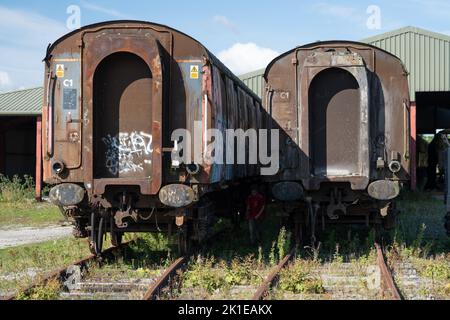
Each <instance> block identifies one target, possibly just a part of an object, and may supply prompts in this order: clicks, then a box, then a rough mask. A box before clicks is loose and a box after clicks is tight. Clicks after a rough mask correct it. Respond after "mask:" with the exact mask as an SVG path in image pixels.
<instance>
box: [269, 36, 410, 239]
mask: <svg viewBox="0 0 450 320" xmlns="http://www.w3.org/2000/svg"><path fill="white" fill-rule="evenodd" d="M407 76H408V74H407V72H406V70H405V68H404V66H403V65H402V63H401V61H400V60H399V59H398V58H397V57H395V56H393V55H391V54H390V53H387V52H385V51H383V50H381V49H378V48H376V47H373V46H370V45H367V44H363V43H356V42H348V41H330V42H319V43H313V44H308V45H305V46H301V47H298V48H295V49H293V50H291V51H289V52H287V53H285V54H283V55H281V56H280V57H278V58H276V59H275V60H274V61H272V63H270V64H269V66H268V67H267V69H266V72H265V80H266V84H267V85H266V94H265V97H264V98H263V104H264V105H265V106H266V108H267V110H268V112H269V113H270V115H271V116H272V117H273V119H274V121H275V122H276V123H277V125H278V126H279V127H280V128H281V129H282V130H283V132H284V134H283V135H280V137H281V141H280V152H281V155H280V159H281V160H280V162H281V163H280V171H279V174H278V175H276V176H273V177H270V179H269V180H270V181H271V182H273V183H274V186H273V193H274V195H275V196H276V197H277V198H278V199H280V200H283V201H299V202H300V204H303V205H304V206H305V209H304V210H300V213H298V210H296V211H295V212H297V215H296V219H297V222H298V223H302V224H305V223H306V224H308V225H309V226H310V227H311V229H312V231H314V228H315V227H316V221H317V220H318V221H319V223H320V221H321V222H322V225H323V226H324V225H325V224H326V223H328V222H335V223H337V222H339V221H347V222H365V223H369V222H382V221H384V222H386V223H387V222H392V220H391V219H389V217H391V218H392V217H393V216H394V214H393V212H394V211H393V210H392V209H393V207H392V205H391V202H392V200H393V199H394V198H396V197H397V196H398V195H399V192H400V188H401V186H402V185H404V184H405V183H407V182H408V180H409V177H410V176H409V171H410V159H409V143H410V140H409V139H410V132H409V130H410V129H409V93H408V92H409V91H408V82H407ZM358 217H359V218H362V219H358ZM317 218H318V219H317Z"/></svg>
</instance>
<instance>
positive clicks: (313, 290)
mask: <svg viewBox="0 0 450 320" xmlns="http://www.w3.org/2000/svg"><path fill="white" fill-rule="evenodd" d="M279 287H280V288H281V289H282V290H285V291H290V292H292V293H296V294H298V293H308V294H320V293H324V292H325V289H324V288H323V286H322V281H321V280H320V279H317V278H314V277H312V276H311V274H310V271H309V268H308V267H307V266H306V265H305V263H302V261H296V262H294V263H292V264H291V265H289V266H288V267H287V268H285V269H283V270H281V272H280V280H279Z"/></svg>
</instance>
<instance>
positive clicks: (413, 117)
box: [410, 102, 417, 191]
mask: <svg viewBox="0 0 450 320" xmlns="http://www.w3.org/2000/svg"><path fill="white" fill-rule="evenodd" d="M410 110H411V112H410V117H411V190H413V191H415V190H416V189H417V153H416V150H417V122H416V121H417V119H416V112H417V110H416V103H415V102H411V105H410Z"/></svg>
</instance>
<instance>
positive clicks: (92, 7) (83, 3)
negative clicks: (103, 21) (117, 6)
mask: <svg viewBox="0 0 450 320" xmlns="http://www.w3.org/2000/svg"><path fill="white" fill-rule="evenodd" d="M80 3H81V6H82V7H83V8H85V9H88V10H92V11H95V12H100V13H103V14H106V15H109V16H113V17H116V18H121V19H130V17H128V16H127V15H125V14H123V13H122V12H120V11H118V10H114V9H109V8H105V7H102V6H99V5H96V4H92V3H89V2H87V1H84V0H81V1H80Z"/></svg>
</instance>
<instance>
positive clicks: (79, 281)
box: [2, 241, 186, 300]
mask: <svg viewBox="0 0 450 320" xmlns="http://www.w3.org/2000/svg"><path fill="white" fill-rule="evenodd" d="M132 242H133V241H130V242H127V243H124V244H122V245H121V246H119V247H111V248H109V249H107V250H105V251H103V252H102V256H101V257H97V256H95V255H90V256H88V257H86V258H84V259H81V260H78V261H75V262H74V263H72V264H70V265H69V266H67V267H64V268H60V269H57V270H54V271H52V272H49V273H47V274H46V275H44V276H43V277H40V278H39V279H38V280H36V281H34V282H33V283H32V284H31V285H29V286H27V287H26V288H24V289H22V290H20V292H18V293H15V294H12V295H9V296H6V297H3V298H2V300H16V299H17V298H18V297H19V296H27V295H30V294H31V293H32V292H33V290H34V289H36V288H39V287H45V286H46V285H47V284H48V283H49V282H50V281H53V280H57V281H59V283H60V284H61V287H65V288H66V289H67V290H64V291H61V292H60V294H59V299H60V300H86V299H89V300H131V299H132V300H141V299H143V300H154V299H157V298H158V297H159V295H160V294H161V293H162V290H163V289H164V288H165V286H170V285H171V277H172V276H173V275H174V274H175V273H176V271H177V270H178V269H179V268H182V267H183V266H184V263H185V261H186V258H185V257H180V258H177V259H176V260H175V261H174V262H173V263H172V264H171V265H170V266H169V267H168V268H167V269H165V270H164V269H163V270H154V271H155V274H154V276H151V277H133V274H132V273H131V274H125V275H124V276H123V277H117V276H116V275H115V276H111V277H110V276H109V275H108V270H105V268H106V267H105V266H107V265H108V264H103V262H102V260H103V259H105V257H110V256H113V255H115V254H117V253H119V252H121V251H123V250H124V249H125V248H127V247H128V246H129V245H130V244H131V243H132ZM95 264H96V265H98V266H100V268H99V269H98V270H99V272H100V273H102V275H101V276H97V275H95V274H94V275H89V273H90V272H92V270H89V269H90V266H92V265H95ZM92 269H93V268H92ZM74 273H75V274H76V276H75V277H74V281H73V282H72V280H71V277H72V276H73V275H74Z"/></svg>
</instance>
